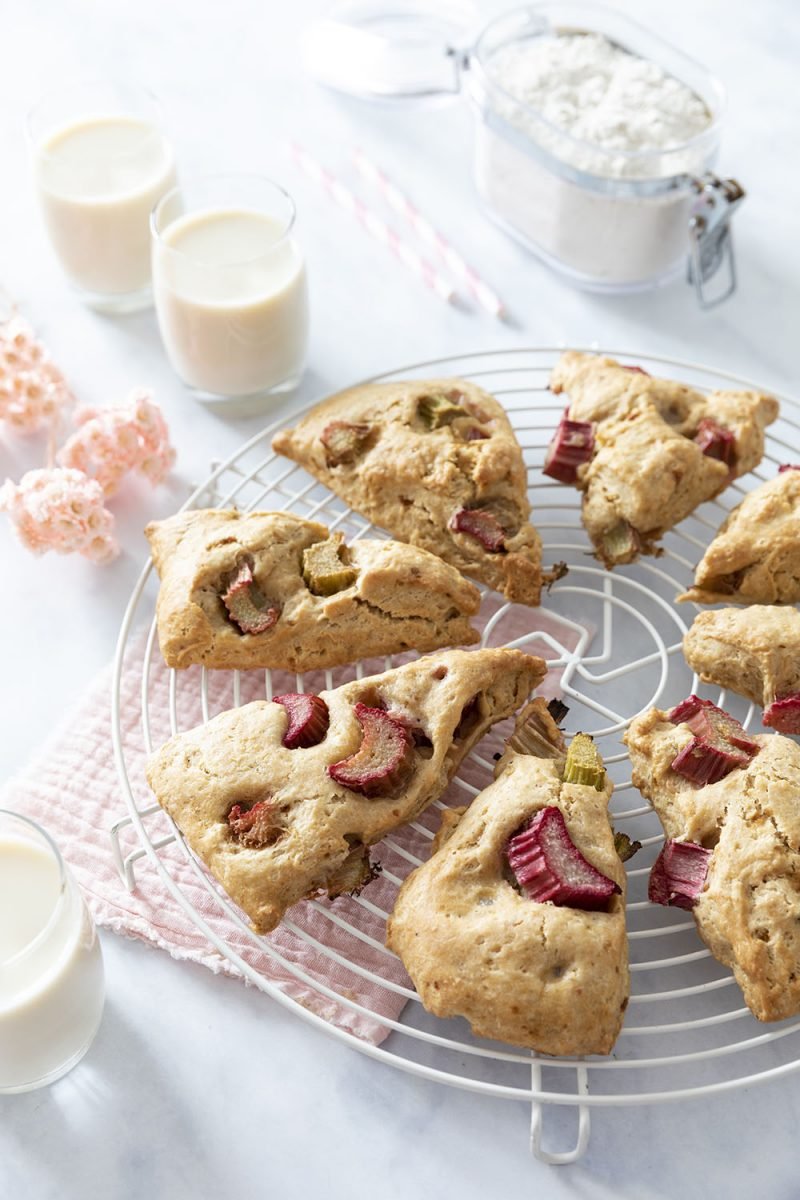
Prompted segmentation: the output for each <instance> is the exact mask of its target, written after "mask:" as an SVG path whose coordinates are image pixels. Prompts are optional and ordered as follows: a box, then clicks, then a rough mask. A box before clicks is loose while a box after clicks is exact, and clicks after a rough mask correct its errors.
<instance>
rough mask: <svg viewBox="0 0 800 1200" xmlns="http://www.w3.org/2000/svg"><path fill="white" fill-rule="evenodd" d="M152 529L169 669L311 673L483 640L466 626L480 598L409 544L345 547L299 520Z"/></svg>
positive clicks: (219, 521)
mask: <svg viewBox="0 0 800 1200" xmlns="http://www.w3.org/2000/svg"><path fill="white" fill-rule="evenodd" d="M145 532H146V533H147V536H148V538H149V540H150V545H151V547H152V552H153V560H154V562H155V565H156V570H157V571H158V574H159V575H160V577H161V590H160V592H159V596H158V605H157V610H156V611H157V618H158V637H159V643H160V645H161V653H162V654H163V656H164V659H165V660H166V662H167V664H168V666H170V667H188V666H191V665H192V664H193V663H202V664H203V665H204V666H206V667H222V668H236V667H238V668H241V669H243V670H246V669H247V668H250V667H273V668H278V669H285V670H290V671H307V670H312V669H314V668H322V667H334V666H339V665H341V664H343V663H351V662H355V661H357V660H358V659H363V658H371V657H373V656H377V655H385V654H399V653H401V652H402V651H404V650H409V649H414V650H420V651H428V650H438V649H439V648H440V647H441V646H454V645H469V644H471V643H472V642H477V641H478V640H479V635H478V633H477V632H476V631H475V630H474V629H473V628H472V626H471V625H470V624H469V617H471V616H472V615H473V614H474V613H476V612H477V611H478V608H479V606H480V593H479V592H478V589H477V588H476V587H473V585H472V584H470V583H468V582H467V581H466V580H465V579H462V577H461V575H460V574H459V573H458V571H456V570H455V568H454V567H450V566H448V565H447V564H446V563H443V562H442V561H441V560H440V559H438V558H436V557H435V556H434V555H433V554H427V553H426V552H425V551H424V550H419V549H417V548H416V547H414V546H407V545H405V544H404V543H403V542H391V541H367V540H365V541H357V542H353V544H352V545H350V546H345V545H344V544H343V541H342V537H341V535H340V534H330V533H329V532H328V530H327V529H326V528H325V526H324V525H318V524H317V523H316V522H315V521H304V520H302V519H301V518H300V517H295V516H293V515H292V514H291V513H270V512H253V513H239V512H235V511H233V510H219V509H198V510H194V511H189V512H183V513H178V514H177V515H176V516H174V517H170V518H169V520H166V521H154V522H153V523H152V524H151V525H148V527H147V529H146V531H145ZM237 578H238V583H237ZM250 580H252V582H250ZM226 597H227V599H226ZM237 605H241V606H242V608H241V609H239V608H237ZM237 613H238V623H237Z"/></svg>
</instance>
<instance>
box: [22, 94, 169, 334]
mask: <svg viewBox="0 0 800 1200" xmlns="http://www.w3.org/2000/svg"><path fill="white" fill-rule="evenodd" d="M28 132H29V134H30V139H31V143H32V149H33V166H34V176H35V181H36V189H37V192H38V195H39V201H40V204H41V208H42V212H43V214H44V220H45V225H46V227H47V232H48V234H49V235H50V240H51V242H52V244H53V248H54V249H55V252H56V254H57V255H58V257H59V260H60V262H61V265H62V267H63V269H64V271H65V272H66V275H67V277H68V279H69V280H70V282H71V284H72V285H73V287H74V288H75V290H76V291H77V292H78V293H79V294H80V295H81V297H82V299H84V300H85V301H86V303H88V304H89V305H91V306H92V307H93V308H96V309H99V310H100V311H102V312H112V313H123V312H135V311H136V310H137V309H140V308H146V307H147V306H148V305H149V304H151V303H152V294H151V288H150V213H151V212H152V209H153V207H154V205H155V204H156V203H157V202H158V201H159V200H160V198H161V197H162V196H163V195H164V193H165V192H168V191H169V190H170V189H171V188H173V187H174V186H175V183H176V175H175V160H174V156H173V153H172V148H171V146H170V144H169V142H168V141H167V139H166V138H165V136H164V134H163V133H162V131H161V112H160V108H159V105H158V102H157V100H156V99H155V97H154V96H151V95H150V93H149V92H146V91H143V90H142V89H140V88H137V87H133V86H125V85H122V84H116V83H100V82H98V83H81V84H73V85H71V86H69V87H62V88H59V89H58V90H57V91H55V92H52V93H51V94H49V95H48V96H46V97H45V98H44V99H43V100H42V101H41V102H40V103H39V104H38V105H37V106H36V108H34V110H33V111H32V112H31V114H30V116H29V118H28Z"/></svg>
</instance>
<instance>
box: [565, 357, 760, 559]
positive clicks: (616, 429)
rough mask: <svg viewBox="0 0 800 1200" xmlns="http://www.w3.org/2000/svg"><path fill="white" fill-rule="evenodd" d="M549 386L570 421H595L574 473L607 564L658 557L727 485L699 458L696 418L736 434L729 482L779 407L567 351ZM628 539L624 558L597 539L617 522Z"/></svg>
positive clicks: (747, 465) (711, 463)
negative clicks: (665, 540)
mask: <svg viewBox="0 0 800 1200" xmlns="http://www.w3.org/2000/svg"><path fill="white" fill-rule="evenodd" d="M550 387H551V389H552V391H554V392H556V393H560V392H567V393H569V400H570V404H569V415H570V418H571V419H572V420H576V421H592V422H594V424H595V431H594V432H595V453H594V456H593V457H592V459H591V461H590V462H589V463H587V464H586V465H585V466H582V467H580V468H579V469H578V485H577V486H578V487H579V488H580V489H581V490H582V491H583V493H584V496H583V523H584V525H585V526H586V530H587V532H588V534H589V536H590V538H591V539H592V542H593V543H594V545H595V548H596V550H597V555H598V557H599V558H601V559H602V561H604V562H605V564H606V566H609V567H610V566H613V565H616V564H617V563H622V562H632V561H633V560H634V559H635V558H637V557H638V555H639V553H640V552H644V553H649V554H652V553H658V547H657V543H658V541H659V540H660V538H661V537H662V536H663V535H664V533H665V532H666V531H667V530H668V529H672V528H673V526H675V525H677V524H678V522H679V521H682V520H683V519H684V518H685V517H687V516H688V515H689V514H690V513H691V512H693V511H694V509H695V508H697V506H698V505H699V504H702V503H703V502H704V501H706V500H710V499H712V498H713V497H714V496H716V495H718V494H719V493H720V492H721V491H722V490H723V489H724V488H725V487H726V486H727V484H728V483H729V482H730V478H731V476H730V475H729V472H728V467H727V466H726V465H725V464H724V463H722V462H719V461H717V460H716V459H714V458H709V457H708V456H706V455H704V454H703V452H702V450H701V448H700V446H699V445H698V444H697V443H696V442H695V441H694V440H693V438H694V436H695V434H696V433H697V430H698V426H699V423H700V421H701V420H702V419H703V418H707V417H710V418H713V419H714V420H715V421H717V422H719V423H720V424H722V425H725V426H726V427H727V428H728V429H730V430H731V432H732V433H733V434H734V436H735V441H736V460H735V465H734V469H733V476H734V477H736V476H739V475H743V474H745V473H746V472H747V471H751V470H752V469H753V468H754V467H755V466H757V465H758V463H759V462H760V461H761V458H762V456H763V453H764V427H765V426H766V425H768V424H770V423H771V422H772V421H774V420H775V418H776V417H777V415H778V403H777V401H776V400H774V399H773V398H772V397H771V396H763V395H760V394H758V393H756V392H712V393H711V394H710V395H708V396H706V395H704V394H703V393H702V392H698V391H696V390H695V389H693V388H690V387H688V386H687V385H686V384H683V383H677V382H674V381H672V380H668V379H655V378H653V377H651V376H649V375H643V374H641V373H640V372H638V371H632V370H630V369H628V368H626V367H624V366H621V365H620V364H619V363H617V362H616V361H615V360H614V359H612V358H603V357H599V356H597V355H593V354H581V353H579V352H577V351H573V350H570V351H567V352H566V353H564V354H562V355H561V357H560V359H559V361H558V363H557V364H556V366H555V369H554V370H553V374H552V377H551V380H550ZM625 523H627V525H629V526H632V527H633V529H634V530H635V531H636V535H637V536H636V537H635V538H633V539H631V541H630V546H629V548H628V549H627V550H625V551H624V552H616V553H612V552H610V550H609V548H608V545H607V543H606V542H605V539H606V538H607V537H608V535H609V534H611V533H612V531H614V530H615V529H617V528H618V527H619V526H620V525H621V524H622V525H623V526H624V524H625Z"/></svg>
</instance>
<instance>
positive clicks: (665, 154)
mask: <svg viewBox="0 0 800 1200" xmlns="http://www.w3.org/2000/svg"><path fill="white" fill-rule="evenodd" d="M548 7H550V5H549V4H548V3H546V2H545V3H539V4H529V5H525V6H523V7H520V8H514V9H510V10H508V11H506V12H504V13H501V14H500V15H499V16H497V17H494V18H492V20H491V21H489V23H488V24H487V25H484V27H483V29H482V30H481V32H480V34H479V35H478V37H477V39H476V41H475V44H474V46H473V48H472V50H471V52H470V55H469V63H470V68H471V69H474V68H475V66H477V68H478V70H479V73H480V76H481V79H482V82H483V84H484V86H485V87H486V89H487V91H489V92H495V93H496V94H498V95H499V96H501V97H502V98H503V99H504V100H507V101H508V102H509V103H510V104H513V105H514V106H515V107H516V108H518V109H521V110H522V111H524V112H526V113H527V114H528V115H529V116H530V117H532V118H533V119H534V120H536V121H538V122H539V123H540V124H541V125H542V127H543V128H544V129H546V130H547V131H548V133H552V134H554V135H556V136H557V137H558V138H560V139H561V140H562V141H563V142H564V143H565V144H567V145H569V146H570V147H571V148H574V149H575V150H585V151H589V152H591V153H593V154H598V153H600V154H607V155H613V156H614V157H615V158H618V159H622V160H624V161H627V162H636V161H637V160H642V161H646V160H648V159H652V158H654V157H656V156H657V157H659V158H662V159H669V158H670V157H671V156H673V155H674V156H675V157H678V156H680V155H685V154H687V153H689V152H691V151H692V150H694V149H695V148H696V147H697V146H700V145H702V144H703V142H704V141H709V140H711V139H712V138H713V137H715V136H716V134H717V130H718V129H719V126H720V123H721V121H722V117H723V115H724V112H725V107H726V104H727V94H726V91H725V87H724V85H723V83H722V82H721V80H719V79H718V78H717V76H716V75H713V74H712V73H711V72H710V71H708V70H707V69H706V68H705V67H704V66H703V64H702V63H700V62H698V61H697V60H696V59H694V58H692V57H691V56H690V55H688V54H685V53H684V52H683V51H682V50H678V49H677V48H676V47H675V46H673V45H672V43H671V42H667V41H665V40H664V39H663V38H661V37H660V36H659V35H658V34H654V33H652V32H651V31H650V30H649V29H648V28H647V27H646V26H645V25H643V24H642V23H641V22H640V21H637V20H636V19H635V18H634V17H629V16H628V15H627V14H626V13H622V12H619V11H617V10H616V9H613V8H610V7H609V6H608V5H606V4H596V3H594V0H590V2H589V3H586V4H585V7H586V8H589V9H592V10H593V11H595V12H597V13H598V14H601V15H605V14H607V15H608V16H609V17H612V18H614V19H616V20H621V21H623V22H624V23H625V24H627V25H629V26H631V27H632V28H633V29H635V30H636V31H640V32H641V33H643V34H644V35H645V36H647V37H650V38H653V39H655V40H657V41H659V42H661V44H662V45H663V46H664V47H665V48H667V49H668V50H670V52H671V53H673V54H676V55H677V56H678V57H679V58H681V59H682V60H683V61H684V62H685V63H687V64H688V65H689V66H691V67H694V68H695V69H697V70H701V71H703V72H704V73H705V74H706V75H707V76H708V80H709V85H710V88H711V90H713V92H714V93H715V97H716V107H715V110H712V109H711V108H710V107H709V105H708V104H707V103H706V101H705V100H704V99H703V97H702V96H701V97H700V99H703V103H704V104H706V107H707V108H708V110H709V115H710V117H711V120H710V121H709V123H708V125H706V126H705V128H704V129H701V130H700V131H699V132H698V133H696V134H693V136H692V137H690V138H688V139H687V140H686V141H685V142H681V143H680V144H679V145H676V146H669V147H667V148H664V149H659V148H658V147H656V146H650V147H646V148H640V149H637V150H621V149H620V150H618V149H616V148H615V149H613V150H610V149H608V148H607V147H604V146H600V145H599V144H598V143H597V142H591V141H587V140H586V139H585V138H578V137H575V136H574V134H571V133H570V132H569V131H568V130H566V129H564V128H563V127H562V126H560V125H556V124H555V123H554V122H553V121H550V120H548V118H547V117H545V116H544V114H543V113H542V112H541V111H540V110H539V109H538V108H534V107H533V105H530V104H526V103H525V101H524V100H520V99H519V98H518V97H516V96H514V95H513V94H512V93H511V92H509V91H506V89H505V88H504V87H502V85H501V84H499V83H498V82H497V81H496V80H495V79H494V78H493V77H492V76H491V75H490V74H489V71H488V69H487V68H488V64H489V60H490V58H491V53H490V52H489V51H488V50H487V47H486V45H485V43H486V39H487V38H489V37H490V36H491V35H492V34H493V33H496V32H497V30H498V27H500V28H502V26H503V25H506V24H508V25H510V24H511V23H512V21H514V20H515V19H516V20H518V19H519V18H520V17H522V16H523V15H527V16H535V15H537V14H538V13H539V12H541V10H542V9H545V8H548ZM575 32H582V33H598V34H601V35H602V36H607V35H605V34H604V33H603V30H602V29H584V30H580V31H577V30H576V31H575ZM511 41H512V39H509V42H508V43H506V44H510V42H511ZM619 46H620V49H622V50H626V51H627V52H628V53H629V54H634V55H636V51H634V50H628V47H627V46H624V45H622V44H621V43H619ZM498 48H499V47H498ZM636 57H642V55H636ZM667 73H668V74H671V72H667ZM674 78H676V79H678V82H680V83H683V82H684V81H683V80H682V79H680V78H679V77H678V76H674ZM685 86H686V87H689V88H690V90H692V91H694V89H693V88H691V85H690V84H685ZM695 94H696V95H697V93H696V92H695Z"/></svg>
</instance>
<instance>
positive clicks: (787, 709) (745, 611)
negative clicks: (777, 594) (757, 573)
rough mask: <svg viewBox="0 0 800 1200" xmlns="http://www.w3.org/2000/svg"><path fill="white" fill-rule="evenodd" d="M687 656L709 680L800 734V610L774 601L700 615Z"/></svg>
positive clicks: (768, 721)
mask: <svg viewBox="0 0 800 1200" xmlns="http://www.w3.org/2000/svg"><path fill="white" fill-rule="evenodd" d="M683 654H684V657H685V659H686V661H687V663H688V664H689V666H690V667H691V668H692V670H693V671H696V672H697V674H698V675H699V676H700V678H701V679H702V680H703V682H704V683H715V684H717V686H718V687H722V688H730V690H731V691H733V692H737V693H738V694H739V695H740V696H746V697H747V699H748V700H752V701H753V703H754V704H759V705H761V707H762V708H763V709H764V710H765V711H764V716H763V721H764V724H765V725H769V726H771V728H773V729H777V730H779V731H780V732H781V733H800V613H799V612H798V611H797V609H796V608H790V607H788V606H784V607H781V606H779V605H772V604H759V605H753V606H751V607H750V608H718V609H714V610H713V611H711V612H701V613H698V614H697V616H696V617H695V619H694V623H693V625H692V627H691V629H690V630H689V631H688V633H687V634H686V635H685V636H684V639H683Z"/></svg>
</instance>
